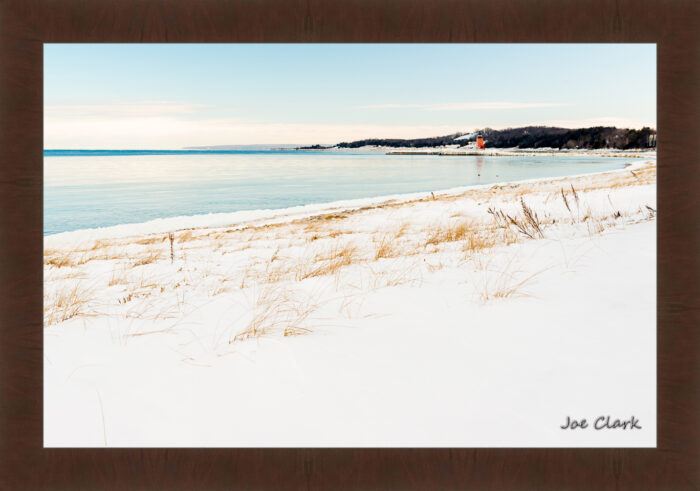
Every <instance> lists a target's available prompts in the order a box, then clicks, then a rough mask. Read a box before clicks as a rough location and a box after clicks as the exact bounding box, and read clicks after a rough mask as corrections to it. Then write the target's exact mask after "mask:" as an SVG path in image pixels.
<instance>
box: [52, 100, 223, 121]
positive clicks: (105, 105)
mask: <svg viewBox="0 0 700 491" xmlns="http://www.w3.org/2000/svg"><path fill="white" fill-rule="evenodd" d="M210 107H211V106H210V105H207V104H188V103H180V102H168V101H144V102H137V101H116V102H99V103H94V104H89V103H85V104H49V105H46V107H45V108H44V111H45V114H46V116H47V117H55V118H78V117H79V118H115V119H116V118H133V117H161V116H170V115H189V114H195V113H197V112H200V111H202V110H204V109H207V108H210Z"/></svg>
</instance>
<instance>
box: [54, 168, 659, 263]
mask: <svg viewBox="0 0 700 491" xmlns="http://www.w3.org/2000/svg"><path fill="white" fill-rule="evenodd" d="M655 160H656V159H655V158H654V159H653V160H647V161H637V162H634V163H627V164H626V165H625V167H622V168H620V169H613V170H608V171H602V172H591V173H585V174H572V175H568V176H560V177H538V178H533V179H522V180H516V181H499V182H495V183H489V184H472V185H467V186H458V187H454V188H447V189H440V190H434V191H420V192H415V193H403V194H393V195H384V196H376V197H370V198H357V199H352V200H341V201H331V202H326V203H314V204H308V205H301V206H294V207H289V208H265V209H256V210H241V211H236V212H229V213H207V214H200V215H180V216H174V217H166V218H157V219H155V220H148V221H146V222H136V223H127V224H119V225H112V226H109V227H98V228H87V229H78V230H71V231H67V232H59V233H56V234H49V235H44V236H43V239H44V249H46V248H47V247H57V246H61V245H65V244H66V243H73V244H81V243H84V242H90V241H94V240H100V239H117V238H127V237H137V236H143V235H153V234H163V233H168V232H178V231H182V230H195V229H207V228H219V227H228V228H236V229H241V228H245V227H246V226H251V225H255V226H259V225H271V224H280V223H288V222H291V221H294V220H299V219H304V218H312V217H314V216H318V215H323V214H327V213H335V212H343V211H351V210H357V209H360V208H363V207H367V206H379V205H382V204H385V203H407V202H410V201H414V200H420V199H427V198H431V197H432V196H440V197H443V196H455V195H459V194H462V193H465V192H468V191H470V190H480V189H488V188H491V187H494V186H504V185H511V184H512V185H516V184H528V183H536V182H546V181H552V180H561V179H572V178H578V177H583V176H595V175H604V174H608V173H615V172H622V171H624V170H630V169H632V170H634V169H636V168H640V167H643V166H644V165H646V164H647V163H649V162H652V161H654V162H655Z"/></svg>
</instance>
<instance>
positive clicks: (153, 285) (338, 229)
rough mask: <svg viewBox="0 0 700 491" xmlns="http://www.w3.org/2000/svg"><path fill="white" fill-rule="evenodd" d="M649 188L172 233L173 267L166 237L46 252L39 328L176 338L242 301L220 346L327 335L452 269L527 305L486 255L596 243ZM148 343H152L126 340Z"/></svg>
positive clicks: (552, 191)
mask: <svg viewBox="0 0 700 491" xmlns="http://www.w3.org/2000/svg"><path fill="white" fill-rule="evenodd" d="M655 179H656V166H655V164H654V163H646V164H644V165H642V166H639V167H637V168H635V169H631V170H630V169H625V170H621V171H615V172H609V173H603V174H594V175H586V176H581V177H569V178H561V179H548V180H541V181H536V182H527V183H520V184H518V183H513V184H505V185H494V186H490V187H483V188H477V189H472V190H468V191H466V192H463V193H460V194H457V195H436V196H434V197H433V196H430V197H427V198H424V199H415V200H410V201H406V202H397V201H393V202H387V203H382V204H377V205H374V206H365V207H362V208H359V209H348V210H342V211H335V212H329V213H322V214H319V215H317V216H313V217H308V218H303V219H294V220H291V221H287V222H282V223H264V222H257V223H256V222H253V223H249V224H247V225H245V226H242V227H234V226H229V227H220V228H212V229H207V228H202V229H189V230H179V231H175V233H174V234H173V241H172V255H173V257H172V259H171V249H170V247H171V246H170V242H169V240H168V234H154V235H150V236H134V237H123V238H114V239H109V238H101V239H100V240H97V241H93V242H90V243H88V244H81V245H78V246H73V247H59V246H56V245H51V247H50V248H47V249H45V251H44V271H45V278H46V281H45V293H44V312H45V315H44V324H45V326H52V325H56V324H60V323H62V322H64V321H67V320H69V319H72V318H75V317H81V316H88V315H89V316H107V317H113V318H117V319H120V318H121V319H123V318H130V319H133V318H137V319H141V320H143V321H144V322H145V321H147V320H149V319H151V320H153V319H160V320H162V319H170V320H172V323H171V324H170V325H172V326H176V325H179V324H178V323H183V322H186V321H187V319H189V316H191V315H193V312H196V311H197V309H206V308H207V304H206V303H203V302H204V301H203V300H197V299H202V298H206V299H208V300H207V302H223V303H226V302H227V301H228V299H233V298H238V299H239V300H240V299H241V298H243V299H245V300H240V301H239V300H235V301H234V300H231V302H230V303H231V305H232V306H233V305H234V304H236V302H238V304H236V305H238V307H236V308H237V309H238V310H237V312H240V313H241V314H240V315H238V317H236V318H237V319H239V320H237V321H236V322H231V323H229V324H230V329H229V330H228V331H227V334H226V335H225V336H224V337H223V338H222V339H225V341H226V342H227V343H229V344H230V343H236V342H242V341H245V340H249V339H254V338H258V337H262V336H291V335H299V334H308V333H311V332H313V331H314V326H315V325H319V324H322V323H323V322H322V319H321V317H322V316H321V312H325V314H324V315H326V314H327V312H326V310H327V307H328V306H327V305H326V303H327V302H326V300H327V301H328V302H331V300H329V299H330V298H331V297H332V299H333V300H332V302H335V303H334V307H333V308H334V309H335V310H334V312H341V313H343V315H348V316H349V315H354V314H353V312H355V311H356V310H357V309H356V308H355V307H354V306H357V305H360V304H361V302H362V299H363V296H366V295H367V294H368V292H371V291H374V290H377V289H382V288H394V287H396V288H398V287H408V286H410V285H415V284H420V283H421V282H422V281H423V279H425V278H427V277H429V276H430V275H433V274H437V273H438V272H439V271H441V270H443V269H445V268H457V267H470V268H472V269H474V270H477V271H480V272H482V273H483V277H484V280H483V282H482V285H480V287H479V288H478V290H479V297H480V299H481V301H483V302H487V301H492V300H499V299H500V300H503V299H510V298H516V297H521V296H524V295H526V294H527V292H526V290H527V286H528V285H529V284H531V283H532V282H533V281H535V280H536V279H537V276H538V274H539V272H528V271H521V270H520V269H519V265H518V264H516V263H515V262H512V263H508V264H507V265H506V266H505V267H504V266H503V265H501V266H500V267H496V266H494V265H492V264H490V263H489V254H490V251H491V250H497V249H498V250H508V247H510V246H516V245H517V244H519V243H521V242H523V241H537V240H555V239H556V238H557V237H559V236H560V235H561V234H562V233H564V232H563V231H565V230H568V231H570V232H571V233H578V234H583V235H587V236H595V235H597V234H601V233H604V232H605V231H606V230H609V229H613V228H616V227H620V226H624V225H625V224H630V223H634V222H636V221H642V220H649V219H652V218H653V217H654V214H655V210H654V208H653V206H649V204H647V203H638V205H637V206H636V207H634V208H630V207H629V206H616V205H615V201H616V200H617V199H618V197H617V194H616V193H618V192H624V191H625V190H629V189H632V188H634V187H636V186H642V185H649V184H653V183H654V182H655ZM601 193H602V194H601ZM605 194H607V198H604V196H605ZM620 199H621V198H620ZM601 203H602V204H601ZM416 217H428V218H427V219H421V218H416ZM567 233H568V232H567ZM319 282H327V283H323V285H326V286H323V288H325V289H328V288H332V289H334V293H333V295H331V296H330V297H328V299H326V300H323V301H321V300H319V298H320V297H321V296H323V295H322V294H319V295H317V296H316V297H314V296H311V297H310V296H309V294H308V291H309V290H308V289H309V288H315V287H316V286H315V285H317V284H318V285H321V283H319ZM327 285H331V286H330V287H329V286H327ZM305 288H306V290H304V289H305ZM318 288H321V287H320V286H319V287H318ZM304 291H305V292H306V293H303V292H304ZM236 295H238V297H236ZM324 295H325V294H324ZM232 308H233V307H232ZM324 309H325V310H324ZM353 309H354V310H353ZM161 331H162V329H161V328H158V329H156V328H155V327H154V329H153V332H161ZM144 332H150V331H149V330H148V329H146V330H145V331H144V330H143V329H142V330H141V331H138V332H133V333H132V334H134V335H136V334H143V333H144Z"/></svg>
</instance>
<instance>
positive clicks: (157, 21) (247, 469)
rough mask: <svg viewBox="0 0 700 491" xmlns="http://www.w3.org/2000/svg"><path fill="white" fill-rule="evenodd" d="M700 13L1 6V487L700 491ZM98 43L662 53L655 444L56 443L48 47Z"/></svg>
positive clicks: (422, 6) (651, 7)
mask: <svg viewBox="0 0 700 491" xmlns="http://www.w3.org/2000/svg"><path fill="white" fill-rule="evenodd" d="M699 10H700V9H699V8H698V5H697V3H694V2H691V1H680V0H679V1H675V2H661V1H652V2H643V1H634V0H570V1H566V2H557V1H552V0H530V1H527V2H524V1H515V0H480V1H479V0H474V1H459V0H452V1H449V0H445V1H440V0H438V1H435V0H434V1H430V2H429V1H425V0H402V1H398V0H376V1H370V0H304V1H285V0H255V1H245V0H228V1H227V0H168V1H161V0H157V1H142V0H103V1H98V0H95V1H91V2H90V1H81V0H2V1H0V33H1V34H2V43H1V44H0V73H1V74H2V75H1V78H0V84H1V86H0V125H1V126H0V202H1V203H2V204H1V205H0V261H1V263H0V289H1V290H2V295H1V297H0V298H1V299H0V388H1V389H0V390H1V392H0V425H1V426H0V488H2V489H17V490H20V489H23V490H24V489H26V490H29V489H92V490H95V489H404V490H406V489H421V490H422V489H666V490H671V489H672V490H679V489H697V488H698V486H699V485H700V481H699V477H698V472H697V462H698V449H700V441H699V439H698V423H699V421H698V415H699V414H700V398H699V388H700V370H698V358H697V348H698V346H699V341H700V340H699V339H698V328H697V326H698V323H699V321H700V319H699V318H698V298H699V297H700V295H699V292H698V271H700V267H699V266H700V265H699V264H698V262H699V261H698V259H699V257H700V254H699V253H698V251H699V246H700V228H699V227H698V223H700V206H698V198H697V196H698V192H697V190H696V186H697V185H698V170H699V169H700V167H699V166H698V162H699V161H700V159H699V158H698V157H699V154H698V146H697V145H698V144H697V141H696V139H697V135H698V134H699V133H698V124H697V117H698V116H699V115H700V112H699V109H700V106H699V99H700V86H699V85H700V84H699V81H700V68H699V67H698V60H699V59H700V57H698V50H699V47H700V42H699V39H698V38H699V36H698V29H697V25H698V24H699V22H700V18H699V17H700V16H699V15H698V12H699ZM102 42H114V43H117V42H118V43H152V42H168V43H174V42H177V43H195V42H196V43H245V42H293V43H307V42H310V43H313V42H353V43H356V42H391V43H415V42H451V43H461V42H465V43H473V42H479V43H501V42H515V43H561V42H564V43H590V42H605V43H616V42H626V43H636V42H644V43H657V57H658V59H657V69H658V85H657V101H658V102H657V111H658V124H657V128H658V135H659V136H658V181H657V183H658V184H657V185H658V202H659V207H658V293H657V295H658V337H657V340H658V358H657V360H658V370H657V375H658V379H657V383H658V386H657V389H658V390H657V407H658V420H657V424H658V438H657V442H658V443H657V448H656V449H79V450H78V449H44V448H43V446H42V376H43V375H42V374H43V371H42V370H43V369H42V363H43V356H42V331H43V326H42V295H41V292H42V281H43V277H42V261H41V257H42V217H43V203H42V192H43V189H42V178H43V177H42V176H43V144H42V137H43V132H42V121H43V120H42V112H43V93H42V89H43V80H42V70H43V43H102ZM620 383H621V384H624V381H620Z"/></svg>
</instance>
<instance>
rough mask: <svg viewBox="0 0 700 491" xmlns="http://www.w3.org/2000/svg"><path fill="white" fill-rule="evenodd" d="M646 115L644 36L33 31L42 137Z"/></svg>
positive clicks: (650, 48)
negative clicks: (330, 37) (81, 34)
mask: <svg viewBox="0 0 700 491" xmlns="http://www.w3.org/2000/svg"><path fill="white" fill-rule="evenodd" d="M527 125H547V126H562V127H567V128H579V127H588V126H618V127H629V128H641V127H642V126H651V127H654V128H655V127H656V45H654V44H45V45H44V148H46V149H179V148H183V147H189V146H213V145H252V144H314V143H321V144H331V143H338V142H341V141H352V140H358V139H362V138H372V137H376V138H419V137H429V136H440V135H447V134H451V133H456V132H469V131H472V130H474V129H477V128H484V127H491V128H495V129H499V128H507V127H517V126H527Z"/></svg>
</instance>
